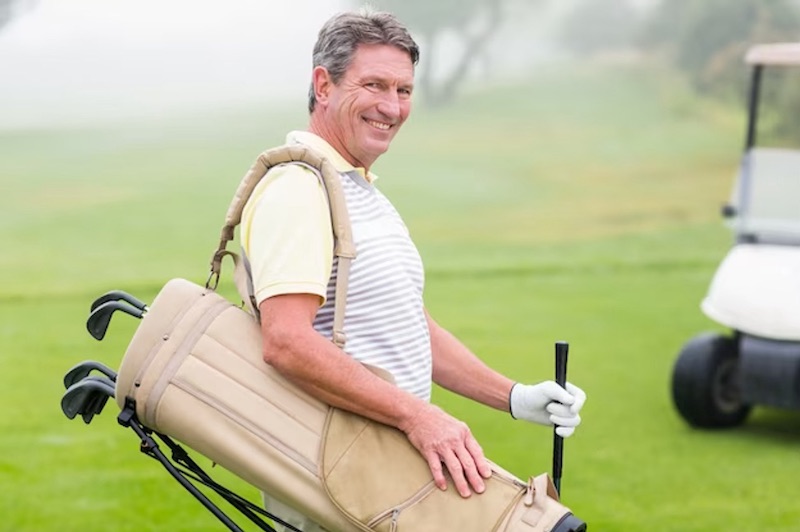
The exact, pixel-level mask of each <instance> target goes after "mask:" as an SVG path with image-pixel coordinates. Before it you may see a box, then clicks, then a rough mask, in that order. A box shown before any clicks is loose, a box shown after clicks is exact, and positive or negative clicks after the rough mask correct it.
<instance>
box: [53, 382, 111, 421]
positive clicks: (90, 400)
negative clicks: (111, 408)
mask: <svg viewBox="0 0 800 532" xmlns="http://www.w3.org/2000/svg"><path fill="white" fill-rule="evenodd" d="M114 393H115V390H114V382H113V381H112V380H111V379H109V378H108V377H105V376H100V375H89V376H88V377H86V378H84V379H82V380H80V381H78V382H76V383H74V384H73V385H72V386H70V387H69V388H67V391H65V392H64V395H63V396H62V397H61V411H62V412H64V415H65V416H67V417H68V418H69V419H74V418H75V416H77V415H78V414H80V415H81V417H82V418H83V421H84V422H85V423H89V422H90V421H91V420H92V417H94V416H95V415H96V414H99V413H100V412H101V411H102V410H103V407H104V406H105V404H106V402H107V401H108V398H109V397H114Z"/></svg>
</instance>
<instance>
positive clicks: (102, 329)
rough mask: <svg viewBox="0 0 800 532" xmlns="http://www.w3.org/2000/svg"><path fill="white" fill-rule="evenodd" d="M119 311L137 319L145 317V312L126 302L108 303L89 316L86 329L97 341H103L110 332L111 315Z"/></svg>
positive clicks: (101, 305) (102, 304)
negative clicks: (107, 332) (108, 331)
mask: <svg viewBox="0 0 800 532" xmlns="http://www.w3.org/2000/svg"><path fill="white" fill-rule="evenodd" d="M117 310H121V311H123V312H125V313H126V314H130V315H131V316H134V317H136V318H142V316H144V315H145V311H144V310H142V309H140V308H137V307H134V306H132V305H131V304H130V303H127V302H125V301H113V300H112V301H106V302H105V303H101V304H100V305H98V306H97V307H96V308H95V309H94V310H93V311H92V313H91V314H89V319H88V320H87V321H86V329H87V330H88V331H89V334H91V335H92V336H93V337H94V338H95V339H97V340H102V339H103V337H105V335H106V331H107V330H108V324H109V323H110V322H111V315H112V314H114V312H115V311H117Z"/></svg>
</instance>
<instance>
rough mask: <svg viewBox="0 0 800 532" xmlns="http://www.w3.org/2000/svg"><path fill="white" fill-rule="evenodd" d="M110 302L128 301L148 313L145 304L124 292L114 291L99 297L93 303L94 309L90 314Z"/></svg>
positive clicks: (90, 310)
mask: <svg viewBox="0 0 800 532" xmlns="http://www.w3.org/2000/svg"><path fill="white" fill-rule="evenodd" d="M109 301H127V302H128V303H130V304H131V305H133V306H134V307H136V308H138V309H139V310H143V311H145V312H147V305H146V304H145V303H143V302H142V301H141V300H139V299H138V298H136V297H134V296H132V295H130V294H129V293H127V292H123V291H122V290H112V291H110V292H106V293H105V294H103V295H102V296H100V297H98V298H97V299H95V300H94V301H93V302H92V307H91V309H89V312H92V311H94V309H96V308H97V307H99V306H100V305H102V304H103V303H107V302H109Z"/></svg>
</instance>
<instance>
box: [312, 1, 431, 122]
mask: <svg viewBox="0 0 800 532" xmlns="http://www.w3.org/2000/svg"><path fill="white" fill-rule="evenodd" d="M360 44H388V45H391V46H396V47H397V48H399V49H401V50H403V51H404V52H407V53H408V56H409V57H410V58H411V64H412V65H416V64H417V62H419V46H417V43H416V42H414V39H413V38H412V37H411V34H410V33H409V31H408V29H407V28H406V27H405V26H404V25H403V23H401V22H400V21H399V20H398V19H397V17H395V16H394V15H393V14H391V13H386V12H382V11H370V10H367V9H365V10H362V11H361V12H359V13H353V12H346V13H339V14H338V15H334V16H333V17H331V18H330V19H329V20H328V21H327V22H326V23H325V24H324V25H323V26H322V29H320V30H319V36H318V37H317V43H316V44H315V45H314V55H313V57H312V62H313V65H312V68H316V67H317V66H323V67H325V69H326V70H327V71H328V73H329V74H330V75H331V80H332V81H333V83H339V81H340V80H341V79H342V77H343V76H344V73H345V72H346V71H347V67H349V66H350V63H351V62H352V60H353V56H354V55H355V53H356V49H357V48H358V45H360ZM316 103H317V98H316V96H315V95H314V82H313V81H312V82H311V87H310V88H309V90H308V112H309V113H311V112H313V111H314V107H315V106H316Z"/></svg>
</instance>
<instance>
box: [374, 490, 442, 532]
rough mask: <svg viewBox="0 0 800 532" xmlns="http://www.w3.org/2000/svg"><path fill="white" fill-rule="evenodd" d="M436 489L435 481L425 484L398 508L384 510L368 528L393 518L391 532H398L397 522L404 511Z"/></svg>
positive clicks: (390, 526)
mask: <svg viewBox="0 0 800 532" xmlns="http://www.w3.org/2000/svg"><path fill="white" fill-rule="evenodd" d="M435 488H436V486H435V484H434V483H433V480H431V481H430V482H428V483H427V484H425V485H424V486H423V487H422V488H421V489H420V490H419V491H418V492H416V493H415V494H414V495H412V496H411V497H409V498H408V499H406V500H405V501H403V502H401V503H400V504H398V505H397V506H395V507H393V508H389V509H388V510H384V511H383V512H381V513H379V514H378V515H376V516H375V517H373V518H372V519H370V521H369V522H368V523H367V528H372V527H374V526H376V525H378V524H379V523H381V522H382V521H384V520H385V519H386V518H387V517H389V516H391V518H392V521H391V524H390V525H389V532H397V521H398V520H399V519H400V514H401V513H402V512H403V510H406V509H408V508H409V507H411V506H414V505H415V504H417V503H418V502H419V501H421V500H422V499H424V498H425V497H427V496H428V495H429V494H430V493H431V492H432V491H433V490H434V489H435Z"/></svg>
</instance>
